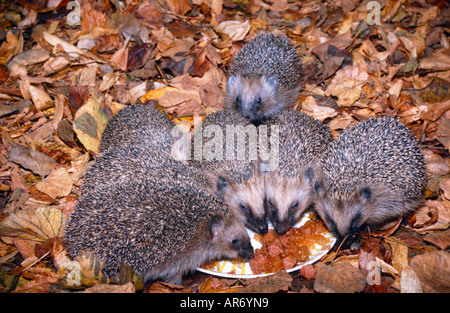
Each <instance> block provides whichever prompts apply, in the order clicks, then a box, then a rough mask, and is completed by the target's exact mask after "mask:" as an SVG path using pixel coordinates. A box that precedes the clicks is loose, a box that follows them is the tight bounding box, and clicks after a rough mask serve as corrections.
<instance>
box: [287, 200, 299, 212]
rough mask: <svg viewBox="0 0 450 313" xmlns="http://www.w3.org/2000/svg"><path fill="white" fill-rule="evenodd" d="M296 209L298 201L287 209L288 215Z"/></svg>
mask: <svg viewBox="0 0 450 313" xmlns="http://www.w3.org/2000/svg"><path fill="white" fill-rule="evenodd" d="M297 208H298V201H295V203H294V204H293V205H291V207H290V208H289V213H293V211H294V210H296V209H297Z"/></svg>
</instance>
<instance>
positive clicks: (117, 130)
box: [99, 101, 175, 153]
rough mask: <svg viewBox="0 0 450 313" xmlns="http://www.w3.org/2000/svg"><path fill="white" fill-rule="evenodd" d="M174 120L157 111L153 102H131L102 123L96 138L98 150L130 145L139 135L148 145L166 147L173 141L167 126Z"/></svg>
mask: <svg viewBox="0 0 450 313" xmlns="http://www.w3.org/2000/svg"><path fill="white" fill-rule="evenodd" d="M173 127H175V124H174V123H173V122H172V121H171V120H170V119H169V118H168V117H167V116H166V115H165V114H163V113H162V112H160V111H158V108H157V106H156V103H154V102H151V101H149V102H148V103H146V104H138V105H131V106H128V107H125V108H123V109H122V110H120V111H119V112H118V113H117V114H115V115H114V116H113V117H111V119H110V120H109V121H108V123H107V124H106V127H105V129H104V130H103V134H102V139H101V141H100V147H99V152H100V153H104V152H105V151H107V150H109V149H110V148H116V147H118V146H124V145H133V144H135V143H136V142H138V141H141V140H142V139H143V138H148V142H147V143H146V145H147V146H148V148H149V149H162V148H161V144H165V147H164V149H163V150H166V151H170V150H169V149H170V147H171V146H172V144H173V141H174V140H173V138H172V136H171V130H172V129H173Z"/></svg>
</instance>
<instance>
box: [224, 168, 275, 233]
mask: <svg viewBox="0 0 450 313" xmlns="http://www.w3.org/2000/svg"><path fill="white" fill-rule="evenodd" d="M261 180H262V177H259V176H258V175H256V176H255V177H253V178H251V179H248V180H245V181H243V182H240V183H238V182H236V181H233V180H231V179H229V178H228V177H226V176H225V175H221V176H219V177H218V178H217V191H216V193H217V195H218V196H219V197H221V198H222V199H224V201H225V202H226V203H227V204H228V206H229V208H230V209H231V210H232V211H233V212H234V214H235V215H236V216H237V217H238V218H239V219H240V220H241V221H242V222H243V223H244V224H245V226H247V227H248V228H250V229H251V230H253V231H254V232H256V233H258V234H265V233H267V231H268V226H267V214H266V211H265V209H264V188H263V183H262V182H261Z"/></svg>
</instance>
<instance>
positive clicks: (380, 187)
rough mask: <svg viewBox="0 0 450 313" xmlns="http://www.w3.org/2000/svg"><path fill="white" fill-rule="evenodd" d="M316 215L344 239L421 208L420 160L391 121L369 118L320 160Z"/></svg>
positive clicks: (409, 137)
mask: <svg viewBox="0 0 450 313" xmlns="http://www.w3.org/2000/svg"><path fill="white" fill-rule="evenodd" d="M320 165H321V169H322V171H321V175H319V177H320V176H321V178H320V179H318V180H317V181H316V182H315V184H314V190H315V193H316V197H315V198H316V199H315V200H314V202H315V210H316V211H317V213H318V215H319V216H320V217H321V218H322V220H323V221H324V223H325V224H326V225H327V227H328V228H329V229H330V230H331V231H332V232H333V233H334V234H335V235H336V236H337V238H338V239H341V240H342V239H343V238H345V237H346V236H347V235H350V234H351V235H353V234H357V233H358V232H359V231H360V230H362V229H364V228H366V227H367V226H368V227H370V229H376V228H378V227H380V226H382V225H383V224H385V223H386V222H388V221H391V220H393V219H398V218H399V217H401V216H405V215H407V214H409V213H411V212H413V211H414V210H415V209H417V208H418V207H420V206H421V205H422V203H423V198H422V194H423V192H424V188H425V184H426V171H425V161H424V156H423V154H422V152H421V150H420V147H419V144H418V141H417V139H416V137H415V136H414V135H413V134H412V133H411V131H410V130H409V129H408V128H407V127H406V126H404V125H403V124H401V123H400V122H398V121H397V120H396V119H394V118H389V117H378V118H377V117H372V118H369V119H368V120H366V121H363V122H360V123H358V124H356V125H354V126H353V127H350V128H348V129H345V130H344V131H343V132H342V133H341V134H340V135H339V136H338V137H337V138H336V139H335V140H334V141H333V142H332V143H331V144H330V145H329V146H328V148H327V151H326V152H325V153H324V154H323V157H322V159H321V161H320Z"/></svg>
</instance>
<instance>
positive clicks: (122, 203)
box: [64, 148, 228, 274]
mask: <svg viewBox="0 0 450 313" xmlns="http://www.w3.org/2000/svg"><path fill="white" fill-rule="evenodd" d="M126 150H127V149H124V148H122V149H121V151H122V152H123V153H124V155H122V157H123V156H125V152H126ZM128 155H132V154H128ZM138 159H139V160H141V159H142V157H139V158H138ZM126 160H128V161H129V165H128V166H130V164H131V163H133V158H132V157H129V158H126ZM97 163H99V166H98V167H97V168H98V169H99V171H102V170H105V171H107V170H108V169H107V166H108V162H107V161H104V162H103V159H99V160H98V162H97ZM135 164H136V163H135ZM188 170H189V169H188V168H186V171H184V170H183V168H180V167H178V166H173V164H171V163H168V164H166V165H165V169H164V170H161V167H160V166H156V167H155V166H149V167H148V168H146V171H145V173H144V174H142V173H140V174H136V173H132V172H131V173H130V175H125V176H124V182H123V183H121V182H117V183H114V180H112V181H109V180H107V183H103V185H102V186H101V187H99V186H97V185H96V183H98V182H99V180H97V181H96V183H93V184H92V183H91V181H88V182H87V183H86V184H84V185H83V187H82V195H81V196H80V197H79V203H78V205H77V207H76V210H75V211H74V212H73V213H72V215H71V218H70V220H69V222H68V224H67V226H66V235H65V239H64V241H65V245H66V247H67V250H68V252H69V255H71V256H75V255H77V254H79V253H80V251H81V250H82V249H84V250H87V251H91V252H92V253H94V254H95V255H97V256H99V257H100V258H101V259H102V260H103V261H104V262H105V271H106V273H107V274H115V273H117V270H118V264H119V263H120V262H123V263H126V264H128V265H130V266H131V267H132V268H133V269H134V270H136V271H137V272H138V273H141V274H145V273H146V272H148V271H149V269H150V268H151V267H153V266H155V265H157V264H160V263H163V262H165V261H167V260H168V259H170V258H172V257H174V256H176V255H177V254H179V253H181V252H183V251H184V250H185V249H186V248H187V245H188V243H189V242H190V241H191V240H193V239H194V238H195V236H198V235H199V232H201V231H203V232H204V230H205V229H206V225H207V222H208V221H209V218H210V217H211V216H212V215H213V214H215V213H221V214H223V213H225V214H228V208H227V207H226V206H225V204H224V203H223V202H222V201H221V200H219V199H217V198H215V197H214V196H212V195H211V194H210V193H209V192H208V191H206V190H204V189H202V188H201V187H199V186H197V184H196V182H195V180H196V179H197V176H192V175H196V174H197V172H195V170H194V172H192V171H190V172H189V171H188ZM103 176H108V174H107V173H105V175H103ZM100 181H102V179H100Z"/></svg>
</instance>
